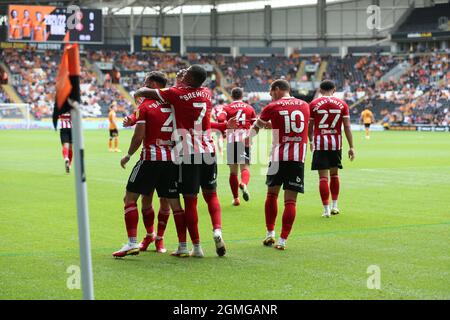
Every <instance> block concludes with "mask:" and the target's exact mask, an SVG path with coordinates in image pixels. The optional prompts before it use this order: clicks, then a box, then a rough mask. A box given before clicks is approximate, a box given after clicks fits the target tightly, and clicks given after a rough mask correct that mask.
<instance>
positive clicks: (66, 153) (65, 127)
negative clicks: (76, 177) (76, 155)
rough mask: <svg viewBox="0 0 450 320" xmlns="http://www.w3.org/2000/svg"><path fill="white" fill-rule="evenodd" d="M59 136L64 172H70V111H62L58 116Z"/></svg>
mask: <svg viewBox="0 0 450 320" xmlns="http://www.w3.org/2000/svg"><path fill="white" fill-rule="evenodd" d="M59 129H60V130H59V136H60V139H61V145H62V154H63V158H64V166H65V168H66V172H67V173H69V172H70V166H71V164H72V156H73V151H72V118H71V117H70V112H66V113H63V114H62V115H60V116H59Z"/></svg>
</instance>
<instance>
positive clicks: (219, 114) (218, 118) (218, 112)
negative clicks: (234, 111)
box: [211, 104, 226, 122]
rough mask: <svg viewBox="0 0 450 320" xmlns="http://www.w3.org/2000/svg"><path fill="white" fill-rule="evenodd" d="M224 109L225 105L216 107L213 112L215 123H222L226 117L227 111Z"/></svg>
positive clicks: (212, 116) (212, 117)
mask: <svg viewBox="0 0 450 320" xmlns="http://www.w3.org/2000/svg"><path fill="white" fill-rule="evenodd" d="M223 108H224V105H223V104H218V105H215V106H214V107H213V108H212V110H211V119H212V120H214V121H215V122H222V119H223V116H224V115H226V113H225V111H223Z"/></svg>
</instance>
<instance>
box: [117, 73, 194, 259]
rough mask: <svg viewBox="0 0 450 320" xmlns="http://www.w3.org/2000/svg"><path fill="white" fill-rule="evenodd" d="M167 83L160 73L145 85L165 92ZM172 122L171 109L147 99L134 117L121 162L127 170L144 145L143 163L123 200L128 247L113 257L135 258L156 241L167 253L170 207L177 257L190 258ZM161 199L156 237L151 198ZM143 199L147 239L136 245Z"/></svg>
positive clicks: (158, 246) (148, 78) (134, 169)
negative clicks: (140, 204)
mask: <svg viewBox="0 0 450 320" xmlns="http://www.w3.org/2000/svg"><path fill="white" fill-rule="evenodd" d="M166 82H167V79H166V78H165V76H164V74H162V73H160V72H151V73H150V74H149V75H148V76H147V78H146V81H145V85H146V86H148V87H151V88H164V87H165V85H166ZM172 120H173V118H172V113H171V108H170V105H167V104H164V103H161V102H160V101H158V100H154V99H153V100H152V99H144V100H143V101H142V102H141V103H140V105H139V107H138V110H137V111H136V113H135V115H133V117H132V119H131V121H130V122H131V123H129V125H131V124H133V123H134V122H135V123H136V127H135V130H134V134H133V138H132V140H131V143H130V147H129V149H128V154H127V155H126V156H124V157H123V158H122V160H121V162H120V164H121V166H122V167H123V168H125V165H126V163H127V162H128V161H129V160H130V158H131V156H132V155H133V154H134V153H135V152H136V151H137V150H138V148H139V146H140V145H141V143H142V144H143V147H142V152H141V156H140V160H139V161H138V162H137V163H136V165H135V166H134V168H133V171H132V172H131V174H130V177H129V179H128V183H127V187H126V193H125V197H124V218H125V226H126V230H127V234H128V243H127V244H125V245H124V246H123V247H122V248H121V249H120V250H118V251H116V252H114V253H113V256H114V257H124V256H126V255H136V254H139V251H146V250H147V247H148V245H149V244H150V243H151V242H153V241H155V243H156V251H157V252H161V253H164V252H165V251H166V249H165V248H164V244H163V235H164V230H165V227H166V224H167V220H168V218H169V212H170V209H169V204H170V206H171V207H172V210H173V213H174V220H175V225H176V229H177V234H178V240H179V250H178V255H180V256H187V255H188V254H189V252H188V251H187V248H186V224H185V221H184V217H185V215H184V211H183V209H182V208H181V205H180V201H179V196H178V192H177V186H176V179H177V176H178V166H177V165H176V164H174V162H173V161H174V159H175V153H174V142H173V141H172V140H171V138H172V132H173V123H172V122H173V121H172ZM155 190H156V191H157V193H158V196H159V198H160V203H161V206H160V211H159V214H158V233H157V236H156V237H155V234H154V227H153V221H154V216H155V213H154V210H153V207H152V198H153V193H154V191H155ZM140 196H142V218H143V220H144V225H145V228H146V231H147V235H146V236H145V238H144V240H143V241H142V242H141V244H140V245H138V243H137V227H138V220H139V211H138V205H137V200H138V199H139V197H140Z"/></svg>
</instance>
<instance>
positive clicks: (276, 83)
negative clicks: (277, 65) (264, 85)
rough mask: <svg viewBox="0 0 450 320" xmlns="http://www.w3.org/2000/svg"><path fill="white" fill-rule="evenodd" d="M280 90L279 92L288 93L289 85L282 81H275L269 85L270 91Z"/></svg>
mask: <svg viewBox="0 0 450 320" xmlns="http://www.w3.org/2000/svg"><path fill="white" fill-rule="evenodd" d="M277 88H278V89H280V90H281V91H290V90H291V86H290V85H289V82H287V81H286V80H284V79H277V80H275V81H274V82H272V84H271V85H270V90H271V91H272V90H276V89H277Z"/></svg>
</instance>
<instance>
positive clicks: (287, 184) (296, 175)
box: [266, 161, 305, 193]
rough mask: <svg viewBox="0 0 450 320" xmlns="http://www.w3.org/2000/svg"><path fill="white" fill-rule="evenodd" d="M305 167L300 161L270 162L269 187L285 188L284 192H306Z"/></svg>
mask: <svg viewBox="0 0 450 320" xmlns="http://www.w3.org/2000/svg"><path fill="white" fill-rule="evenodd" d="M304 176H305V165H304V164H303V162H298V161H281V162H270V163H269V169H268V171H267V177H266V185H267V186H268V187H275V186H281V185H282V186H283V190H290V191H295V192H299V193H303V192H304Z"/></svg>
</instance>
